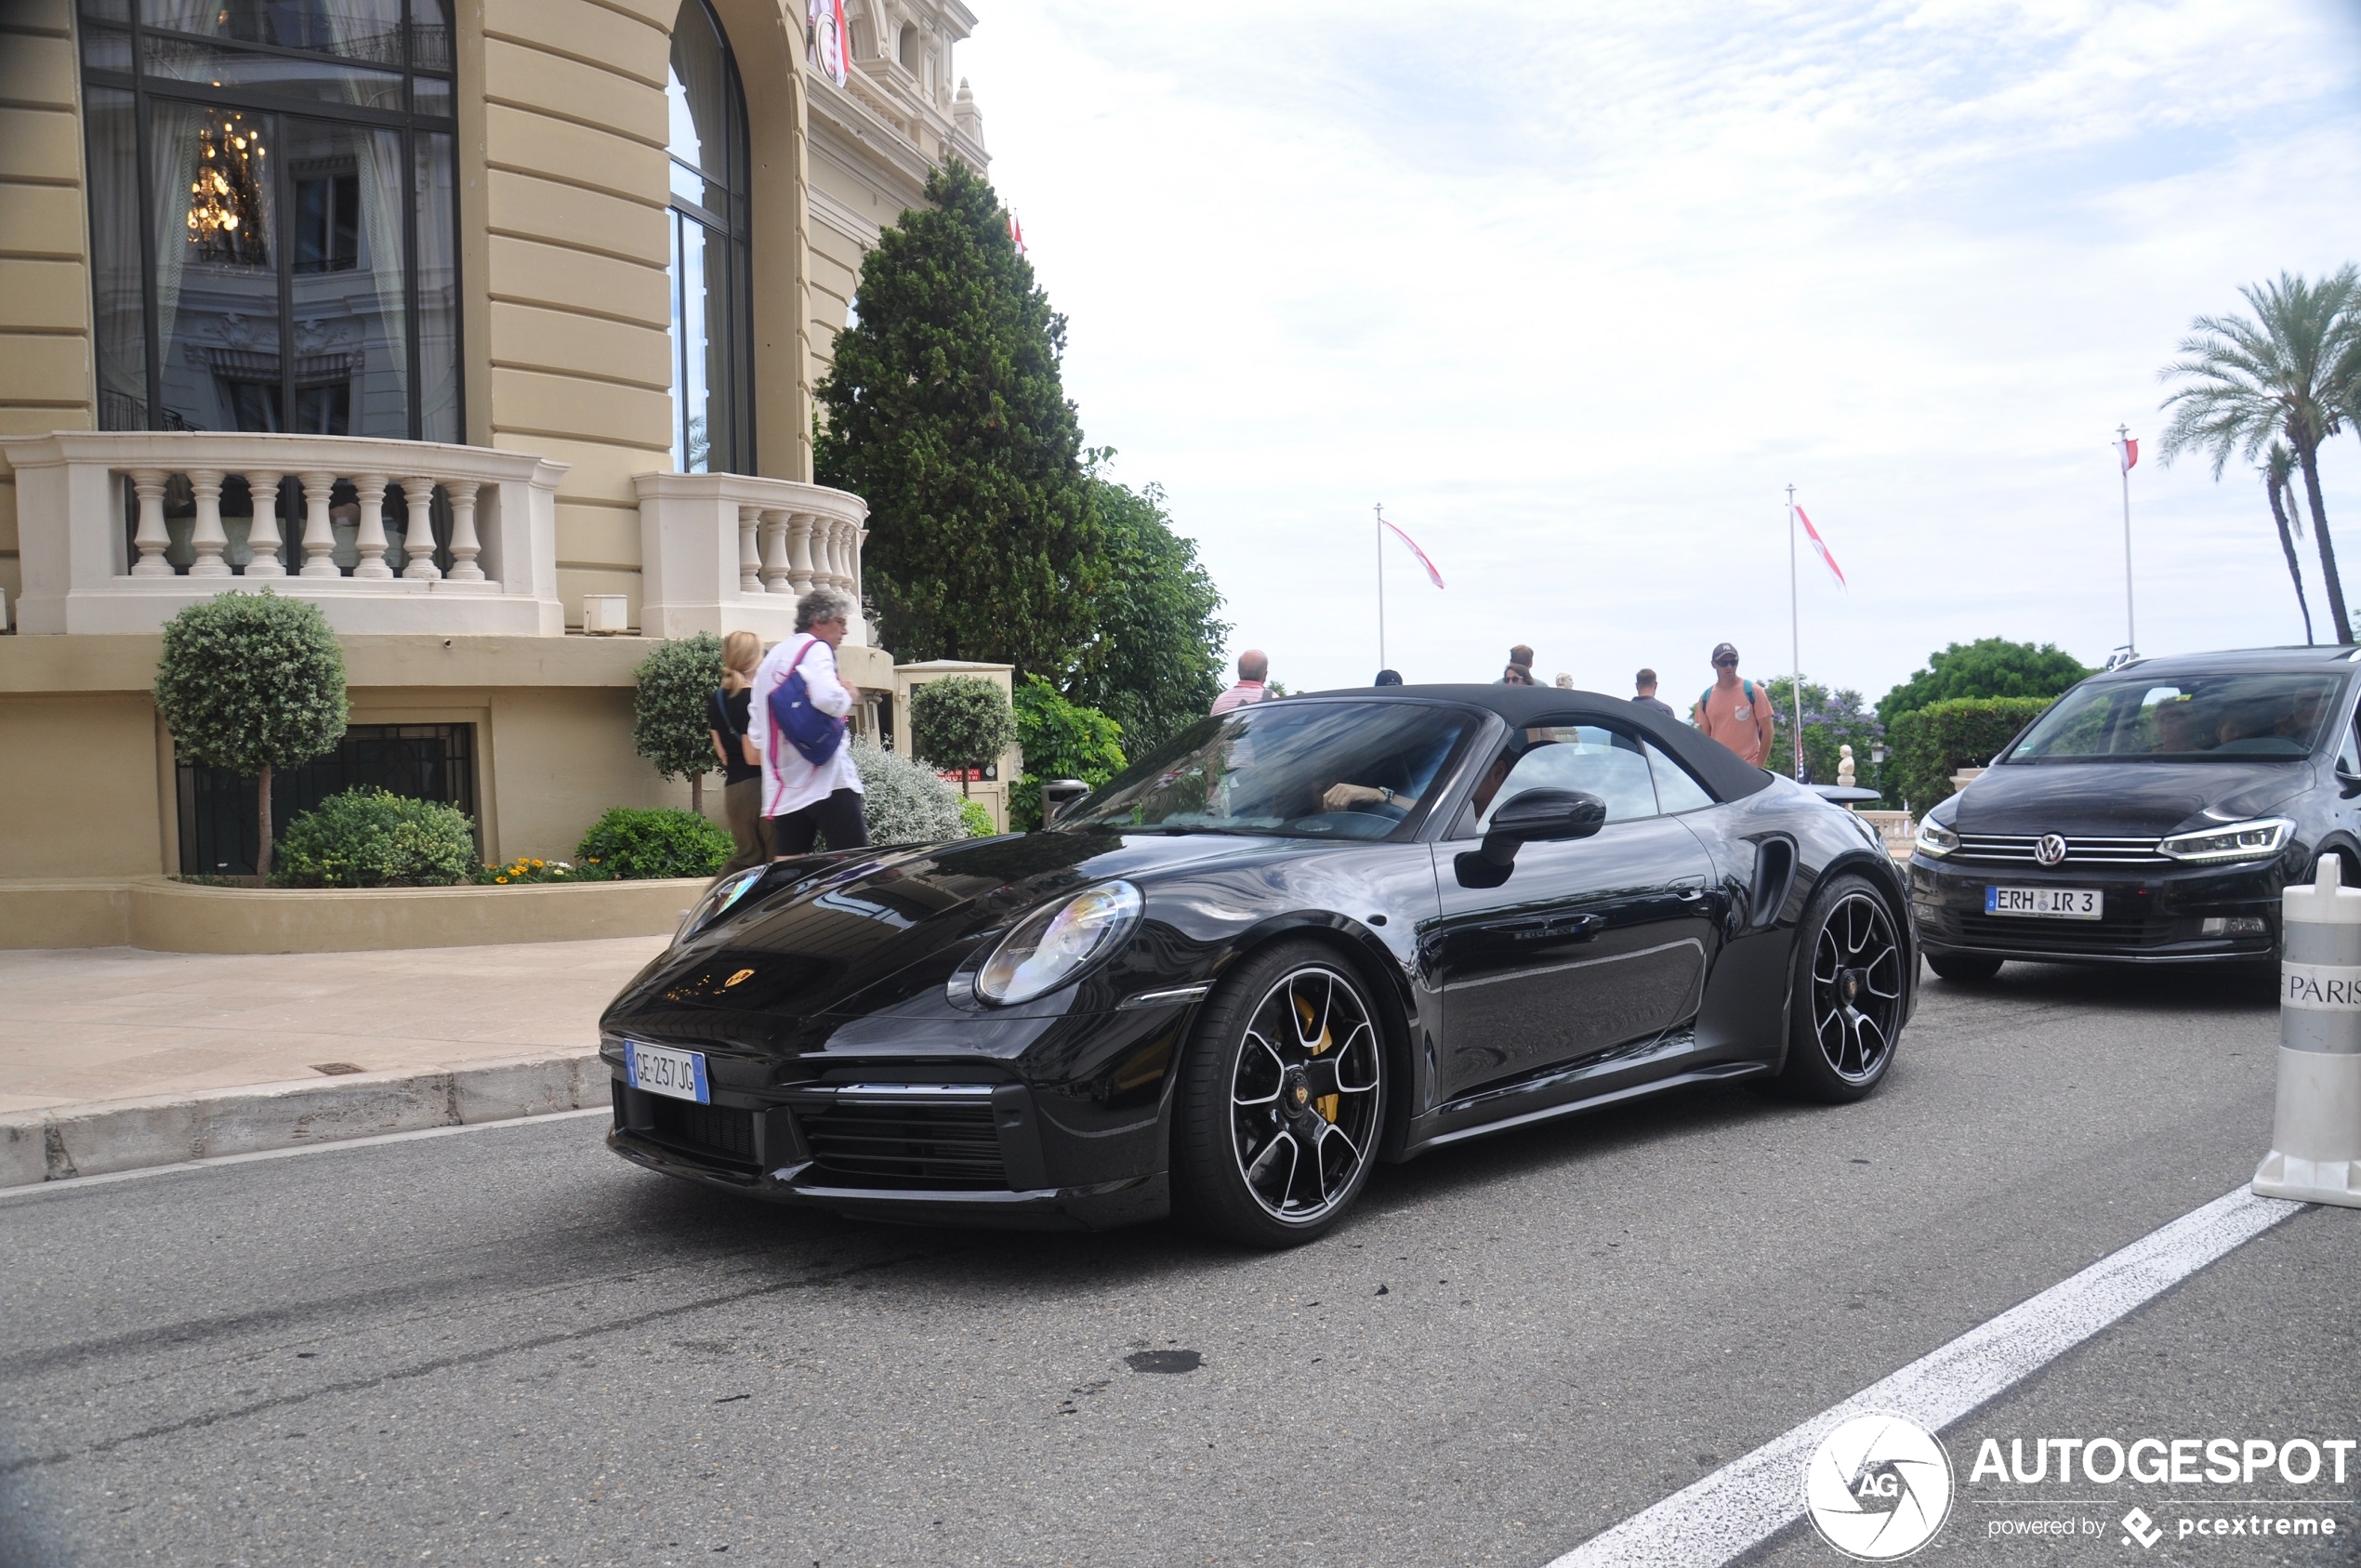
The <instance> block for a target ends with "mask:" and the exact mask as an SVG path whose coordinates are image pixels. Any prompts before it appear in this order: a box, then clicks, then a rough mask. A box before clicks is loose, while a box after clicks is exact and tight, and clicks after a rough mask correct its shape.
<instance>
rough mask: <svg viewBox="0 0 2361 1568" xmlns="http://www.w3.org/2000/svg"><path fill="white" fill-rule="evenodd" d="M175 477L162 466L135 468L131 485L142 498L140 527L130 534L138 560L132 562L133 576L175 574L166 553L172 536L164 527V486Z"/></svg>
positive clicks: (140, 503) (140, 502)
mask: <svg viewBox="0 0 2361 1568" xmlns="http://www.w3.org/2000/svg"><path fill="white" fill-rule="evenodd" d="M171 477H172V476H171V475H170V474H168V473H166V472H165V471H164V470H163V469H162V468H134V469H132V470H131V488H132V489H133V490H134V491H135V492H137V493H138V497H139V529H138V533H136V534H133V535H132V536H131V545H132V547H133V548H134V549H136V550H138V552H139V559H138V560H135V561H133V562H132V563H131V575H133V576H134V577H170V576H173V575H175V573H174V572H173V570H172V562H170V561H168V560H165V559H164V552H165V550H167V549H169V548H170V547H171V546H172V535H171V534H169V533H167V532H165V526H164V486H165V481H167V480H169V479H170V478H171Z"/></svg>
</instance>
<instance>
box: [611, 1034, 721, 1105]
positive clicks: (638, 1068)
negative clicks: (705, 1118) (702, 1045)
mask: <svg viewBox="0 0 2361 1568" xmlns="http://www.w3.org/2000/svg"><path fill="white" fill-rule="evenodd" d="M623 1070H624V1072H625V1073H626V1074H628V1075H629V1077H630V1080H631V1087H633V1088H635V1089H645V1090H647V1091H648V1092H649V1093H650V1094H661V1095H666V1096H669V1097H670V1098H671V1099H674V1100H695V1101H696V1102H697V1103H698V1104H700V1105H710V1104H712V1103H713V1088H712V1086H711V1085H709V1084H707V1083H706V1076H705V1053H704V1052H702V1051H676V1050H667V1049H666V1048H664V1047H662V1046H643V1045H641V1044H640V1042H639V1041H637V1040H627V1041H625V1042H624V1045H623Z"/></svg>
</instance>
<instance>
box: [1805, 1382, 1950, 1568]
mask: <svg viewBox="0 0 2361 1568" xmlns="http://www.w3.org/2000/svg"><path fill="white" fill-rule="evenodd" d="M1803 1506H1804V1511H1805V1512H1806V1513H1808V1514H1809V1515H1811V1517H1812V1527H1813V1528H1814V1529H1815V1530H1817V1531H1819V1532H1820V1538H1821V1539H1822V1540H1824V1541H1826V1542H1827V1543H1828V1545H1830V1546H1832V1547H1834V1548H1837V1550H1839V1551H1840V1552H1842V1553H1844V1555H1845V1556H1847V1557H1850V1558H1853V1559H1855V1560H1856V1561H1862V1562H1891V1561H1894V1560H1895V1559H1897V1558H1904V1557H1907V1556H1909V1555H1910V1554H1911V1553H1912V1552H1914V1551H1916V1550H1918V1549H1919V1548H1920V1547H1922V1546H1924V1545H1926V1544H1927V1542H1929V1541H1931V1540H1932V1539H1933V1538H1934V1533H1935V1532H1936V1531H1938V1530H1940V1529H1942V1528H1943V1522H1944V1520H1946V1518H1948V1517H1949V1516H1950V1513H1951V1456H1949V1455H1947V1454H1946V1453H1945V1452H1944V1451H1943V1444H1941V1443H1937V1442H1936V1441H1935V1440H1934V1436H1933V1434H1932V1433H1931V1432H1929V1431H1928V1430H1926V1429H1925V1428H1924V1427H1921V1426H1919V1424H1918V1423H1917V1422H1915V1421H1910V1420H1906V1419H1905V1418H1904V1417H1902V1416H1854V1417H1853V1419H1852V1420H1850V1421H1847V1422H1845V1423H1844V1424H1843V1425H1841V1426H1840V1427H1838V1428H1837V1429H1836V1430H1834V1431H1831V1432H1830V1433H1828V1435H1827V1437H1824V1438H1822V1439H1821V1440H1820V1446H1819V1447H1818V1448H1817V1449H1815V1450H1814V1451H1813V1455H1812V1462H1811V1464H1810V1465H1809V1466H1807V1467H1806V1468H1805V1469H1804V1477H1803Z"/></svg>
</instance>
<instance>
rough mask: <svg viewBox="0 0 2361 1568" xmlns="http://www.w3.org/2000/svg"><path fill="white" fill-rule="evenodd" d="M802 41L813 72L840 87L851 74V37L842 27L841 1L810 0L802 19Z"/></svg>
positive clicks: (842, 9)
mask: <svg viewBox="0 0 2361 1568" xmlns="http://www.w3.org/2000/svg"><path fill="white" fill-rule="evenodd" d="M803 41H804V44H805V46H806V49H807V56H808V58H809V59H810V60H811V65H812V68H813V69H814V70H816V71H818V72H820V74H822V75H823V76H825V77H826V78H827V79H828V80H829V81H831V82H834V83H835V84H836V85H837V86H839V87H841V86H844V85H845V79H846V78H847V77H848V76H850V75H851V70H850V69H849V64H850V62H849V59H848V57H849V56H850V54H851V48H852V34H851V31H850V30H849V29H847V28H846V26H845V25H844V0H811V6H810V7H808V9H807V10H806V13H805V18H804V33H803Z"/></svg>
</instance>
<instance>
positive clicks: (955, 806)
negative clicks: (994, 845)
mask: <svg viewBox="0 0 2361 1568" xmlns="http://www.w3.org/2000/svg"><path fill="white" fill-rule="evenodd" d="M852 765H853V766H854V767H855V768H857V769H859V770H860V771H861V818H862V822H863V824H864V826H866V827H867V828H868V830H869V842H870V843H872V844H940V843H942V842H943V840H944V839H946V838H961V837H966V836H967V823H966V820H965V815H964V813H963V812H962V811H961V810H960V806H961V804H962V802H961V801H960V799H959V792H958V791H957V790H955V789H953V788H952V787H951V786H950V785H949V784H944V783H943V781H942V780H941V779H939V778H937V777H936V776H935V772H934V770H933V769H932V768H931V767H930V766H929V765H928V764H926V763H924V762H917V761H913V760H912V759H911V758H906V757H904V756H902V755H901V754H900V753H898V752H891V751H887V750H885V749H884V748H883V747H881V746H879V745H878V744H877V743H876V742H875V741H871V740H865V739H864V740H856V741H854V742H853V743H852ZM976 809H977V810H983V808H982V807H980V806H979V807H977V808H976Z"/></svg>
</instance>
